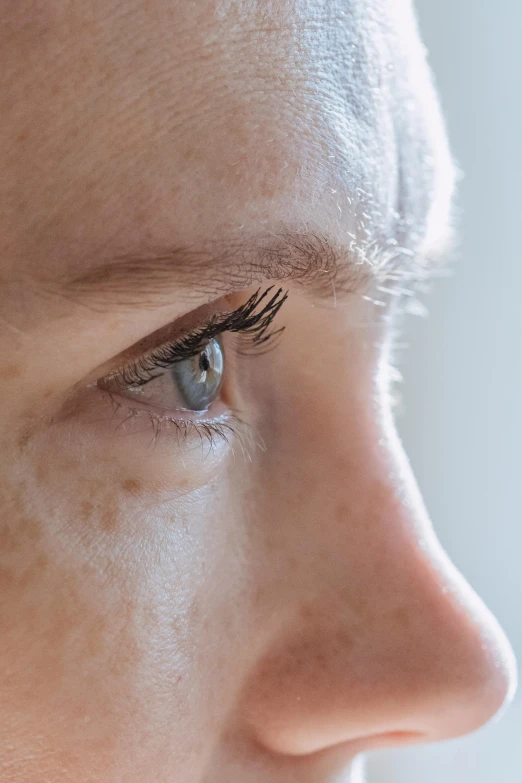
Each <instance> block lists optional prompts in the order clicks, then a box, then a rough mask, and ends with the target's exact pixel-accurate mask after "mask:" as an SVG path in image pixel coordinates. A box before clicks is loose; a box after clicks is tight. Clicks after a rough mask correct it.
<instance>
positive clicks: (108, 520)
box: [100, 506, 118, 532]
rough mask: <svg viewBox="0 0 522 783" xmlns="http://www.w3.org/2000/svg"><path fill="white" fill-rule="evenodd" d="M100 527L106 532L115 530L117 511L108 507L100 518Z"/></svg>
mask: <svg viewBox="0 0 522 783" xmlns="http://www.w3.org/2000/svg"><path fill="white" fill-rule="evenodd" d="M100 527H101V528H102V529H103V530H106V531H107V532H109V531H111V530H116V528H117V527H118V511H117V510H116V509H115V508H114V507H111V506H109V508H107V509H105V511H104V512H103V514H102V515H101V517H100Z"/></svg>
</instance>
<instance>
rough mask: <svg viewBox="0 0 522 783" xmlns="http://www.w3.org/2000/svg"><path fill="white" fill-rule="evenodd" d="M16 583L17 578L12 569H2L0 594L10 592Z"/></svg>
mask: <svg viewBox="0 0 522 783" xmlns="http://www.w3.org/2000/svg"><path fill="white" fill-rule="evenodd" d="M14 582H15V578H14V576H13V572H12V571H11V569H9V568H1V567H0V592H3V591H4V590H8V589H9V588H10V587H11V586H12V585H13V584H14Z"/></svg>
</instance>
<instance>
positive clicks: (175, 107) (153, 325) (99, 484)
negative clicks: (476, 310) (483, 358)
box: [0, 0, 515, 783]
mask: <svg viewBox="0 0 522 783" xmlns="http://www.w3.org/2000/svg"><path fill="white" fill-rule="evenodd" d="M0 106H1V116H2V122H1V123H0V135H1V140H0V156H1V157H0V169H1V171H2V176H1V178H0V279H1V281H2V285H1V287H0V356H1V368H0V395H1V406H0V411H1V413H0V417H1V418H0V422H1V424H0V438H1V441H0V442H1V448H0V453H1V460H2V469H1V476H2V479H1V487H0V508H1V516H0V542H1V543H0V584H1V591H0V609H1V615H0V617H1V619H0V638H1V639H2V644H1V645H0V726H1V731H2V733H1V738H2V742H1V743H0V768H1V769H2V770H4V773H3V774H6V775H7V778H8V779H9V781H12V783H36V781H42V780H49V781H58V780H60V781H65V780H71V781H75V782H77V781H86V782H87V781H96V783H116V781H122V780H132V781H135V783H152V781H154V783H167V781H168V783H172V781H175V782H176V783H230V782H231V781H241V783H290V782H291V781H296V782H297V781H299V783H324V782H325V781H331V780H333V779H334V778H335V779H337V776H338V775H339V774H340V772H341V770H344V774H345V775H346V780H350V779H351V777H352V776H351V774H350V771H349V770H350V769H354V768H355V765H354V764H352V761H353V759H354V758H355V757H356V756H357V754H359V753H361V752H362V751H365V750H368V749H370V748H374V747H383V746H386V745H399V744H405V743H412V742H413V743H415V742H427V741H432V740H437V739H441V738H445V737H452V736H456V735H459V734H462V733H465V732H469V731H472V730H473V729H475V728H477V727H478V726H480V725H481V724H483V723H484V722H485V721H487V720H488V719H489V718H490V717H491V716H493V715H494V714H495V713H497V712H498V710H499V709H500V708H501V707H502V705H505V704H506V703H507V701H509V698H510V696H511V695H512V692H513V690H514V681H515V674H514V671H515V667H514V663H513V656H512V652H511V650H510V647H509V644H508V643H507V641H506V639H505V637H504V636H503V633H502V631H501V630H500V628H499V626H498V624H497V623H496V621H495V620H494V619H493V617H492V616H491V614H490V613H489V612H488V610H487V609H486V608H485V607H484V605H483V604H482V603H481V601H480V600H479V599H478V597H477V596H476V595H475V594H474V592H473V591H472V590H471V588H470V587H469V586H468V585H467V584H466V583H465V582H464V581H463V579H462V577H461V576H460V575H459V574H458V572H457V571H456V570H455V568H454V567H453V565H452V564H451V563H450V562H449V560H448V559H447V557H446V555H445V554H444V552H443V551H442V550H441V548H440V546H439V544H438V542H437V539H436V537H435V534H434V532H433V529H432V527H431V524H430V521H429V519H428V517H427V514H426V511H425V509H424V506H423V504H422V501H421V498H420V496H419V493H418V490H417V488H416V485H415V482H414V479H413V477H412V474H411V470H410V468H409V465H408V462H407V460H406V457H405V455H404V453H403V451H402V449H401V445H400V442H399V440H398V437H397V435H396V432H395V429H394V424H393V421H392V415H391V409H390V394H389V377H390V372H389V369H388V368H389V357H390V338H391V334H392V332H393V330H394V328H395V323H396V319H397V318H398V317H399V315H400V310H401V308H402V306H403V304H404V299H405V296H404V295H403V294H401V290H403V289H411V288H412V287H413V286H414V282H415V280H416V279H417V278H423V277H424V276H425V275H426V274H429V273H430V270H431V269H432V268H433V267H434V265H435V261H434V249H436V248H437V247H438V246H439V245H440V244H441V243H442V241H443V240H444V237H445V235H446V225H447V221H448V209H449V202H450V198H451V190H452V169H451V163H450V156H449V153H448V150H447V146H446V142H445V138H444V133H443V130H442V126H441V120H440V116H439V112H438V108H437V104H436V100H435V98H434V95H433V92H432V88H431V84H430V80H429V75H428V73H427V69H426V65H425V61H424V53H423V49H422V46H421V44H420V43H419V40H418V37H417V33H416V30H415V25H414V22H413V20H412V13H411V9H410V7H409V4H408V2H407V1H406V0H404V1H403V0H338V1H337V0H329V1H328V2H321V1H320V0H315V1H314V0H308V1H307V0H284V1H283V0H281V2H278V3H264V2H252V1H249V2H247V1H246V0H245V2H243V1H242V0H236V2H228V1H226V0H197V1H196V2H190V3H189V2H174V0H156V2H154V3H151V2H145V1H144V0H127V2H125V3H122V2H117V0H92V2H90V3H74V4H72V3H68V2H66V0H53V2H48V3H46V2H45V0H16V2H14V1H13V0H11V1H9V0H5V3H4V13H3V15H2V20H1V22H0ZM270 286H273V287H272V289H271V291H270V292H269V293H268V294H267V295H265V297H264V298H263V299H261V297H262V296H263V294H264V292H265V289H267V288H269V287H270ZM280 288H281V289H282V290H281V291H279V289H280ZM258 290H259V293H256V292H257V291H258ZM286 293H288V297H287V298H286V300H285V301H283V300H284V297H285V294H286ZM251 297H254V299H251ZM256 297H257V298H256ZM249 300H250V304H249V305H248V306H246V303H247V302H249ZM267 304H269V307H268V308H266V309H264V308H265V305H267ZM270 321H271V323H269V322H270ZM283 326H284V327H285V328H284V331H283V332H281V333H279V335H277V334H274V332H277V331H278V330H279V329H281V328H282V327H283ZM202 330H204V331H202ZM270 331H272V334H273V336H272V337H271V338H270V339H269V340H268V341H267V342H262V338H263V337H266V336H268V335H269V333H270ZM265 349H267V350H266V351H265ZM268 349H270V350H268ZM455 524H458V520H455Z"/></svg>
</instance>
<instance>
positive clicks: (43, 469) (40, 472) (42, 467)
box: [36, 462, 49, 484]
mask: <svg viewBox="0 0 522 783" xmlns="http://www.w3.org/2000/svg"><path fill="white" fill-rule="evenodd" d="M48 476H49V471H48V468H47V465H46V464H45V463H44V462H40V463H39V464H38V465H37V466H36V478H37V480H38V482H39V483H40V484H44V483H45V481H46V480H47V478H48Z"/></svg>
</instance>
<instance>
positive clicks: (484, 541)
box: [366, 0, 522, 783]
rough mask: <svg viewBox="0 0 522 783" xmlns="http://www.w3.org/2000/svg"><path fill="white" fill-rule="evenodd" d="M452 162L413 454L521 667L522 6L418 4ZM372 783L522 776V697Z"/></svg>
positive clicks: (416, 394)
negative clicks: (454, 176)
mask: <svg viewBox="0 0 522 783" xmlns="http://www.w3.org/2000/svg"><path fill="white" fill-rule="evenodd" d="M416 5H417V10H418V17H419V22H420V27H421V31H422V34H423V37H424V41H425V43H426V45H427V47H428V50H429V52H430V61H431V64H432V68H433V70H434V72H435V77H436V81H437V84H438V88H439V92H440V95H441V100H442V104H443V108H444V111H445V115H446V118H447V124H448V129H449V135H450V140H451V142H452V148H453V153H454V156H455V158H456V160H457V162H458V164H459V166H460V168H461V169H462V170H463V171H464V178H463V179H462V181H461V183H460V193H459V199H458V204H459V208H460V209H461V210H462V218H461V225H460V233H461V247H460V257H459V260H458V262H457V263H456V264H455V266H454V270H455V271H454V274H453V277H452V278H449V279H447V280H442V281H440V282H437V283H436V284H435V286H434V288H433V292H432V294H431V295H430V297H429V298H428V299H427V300H425V301H426V304H427V305H428V306H429V310H430V317H429V319H427V320H421V319H420V318H413V317H410V318H409V320H408V322H407V324H406V332H405V340H407V342H408V343H409V345H410V348H409V350H408V353H407V354H406V356H405V357H404V359H403V361H402V363H401V365H400V369H401V371H402V372H403V374H404V377H405V382H404V387H403V395H404V404H405V413H404V414H403V415H402V416H401V417H400V418H399V429H400V431H401V434H402V437H403V440H404V443H405V446H406V449H407V451H408V452H409V455H410V458H411V462H412V464H413V467H414V469H415V471H416V474H417V478H418V480H419V484H420V486H421V489H422V491H423V493H424V497H425V500H426V503H427V506H428V508H429V510H430V512H431V515H432V518H433V521H434V524H435V528H436V529H437V531H438V534H439V536H440V538H441V540H442V543H443V544H444V545H445V547H446V549H447V550H448V552H449V554H450V555H451V557H452V558H453V560H454V561H455V563H456V564H457V566H458V567H459V568H460V569H461V570H462V571H463V573H464V574H465V576H466V577H467V579H468V581H469V582H470V583H471V584H472V585H473V587H474V588H475V590H476V591H477V592H478V593H479V594H480V595H481V596H482V597H483V598H484V600H485V602H486V603H487V604H488V606H489V607H490V608H491V610H492V611H493V612H494V614H496V616H497V617H498V619H499V620H500V622H501V624H502V626H503V627H504V629H505V630H506V632H507V634H508V636H509V637H510V639H511V642H512V644H513V646H514V648H515V653H516V655H517V657H518V660H519V665H522V607H521V597H522V519H521V514H520V510H521V509H522V350H521V343H522V262H521V256H522V252H521V247H522V41H521V39H522V2H519V0H495V1H494V2H493V0H417V2H416ZM366 775H367V779H368V783H396V782H398V781H400V783H440V781H444V783H467V782H468V781H470V783H518V782H519V781H522V693H521V692H520V689H519V692H518V694H517V696H516V697H515V702H514V703H513V705H512V707H511V709H510V710H509V711H508V712H507V713H506V715H505V716H504V717H503V718H502V719H501V720H500V722H495V723H493V724H489V725H487V726H485V727H484V728H482V729H480V730H479V731H478V732H476V733H475V734H473V735H471V736H469V737H466V738H462V739H457V740H452V741H450V742H444V743H436V744H433V745H428V746H426V747H424V748H419V749H413V748H411V749H403V750H395V751H381V752H379V753H376V754H374V755H371V756H370V758H369V760H368V763H367V772H366Z"/></svg>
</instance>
